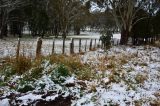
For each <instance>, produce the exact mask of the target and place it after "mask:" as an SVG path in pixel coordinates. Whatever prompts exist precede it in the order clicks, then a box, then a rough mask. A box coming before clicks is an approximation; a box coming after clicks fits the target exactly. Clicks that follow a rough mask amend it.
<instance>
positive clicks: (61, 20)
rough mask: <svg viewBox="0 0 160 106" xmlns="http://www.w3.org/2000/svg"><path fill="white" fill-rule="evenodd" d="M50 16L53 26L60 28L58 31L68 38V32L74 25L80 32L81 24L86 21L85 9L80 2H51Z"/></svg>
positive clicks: (74, 0)
mask: <svg viewBox="0 0 160 106" xmlns="http://www.w3.org/2000/svg"><path fill="white" fill-rule="evenodd" d="M48 4H49V5H48V11H49V12H48V14H49V16H50V20H51V23H53V25H52V26H58V29H56V30H55V32H56V33H57V30H58V31H59V32H61V33H62V37H63V38H65V37H66V36H67V33H68V30H69V29H70V27H71V26H72V25H73V26H74V27H75V29H76V30H77V32H79V27H80V26H81V25H80V24H81V23H82V21H81V20H82V19H84V17H83V16H84V15H85V14H86V13H85V8H84V5H83V3H82V2H81V1H80V0H54V1H53V0H50V1H49V3H48Z"/></svg>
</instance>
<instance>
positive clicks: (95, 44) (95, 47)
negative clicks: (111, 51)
mask: <svg viewBox="0 0 160 106" xmlns="http://www.w3.org/2000/svg"><path fill="white" fill-rule="evenodd" d="M96 44H97V42H96V39H95V40H94V48H96Z"/></svg>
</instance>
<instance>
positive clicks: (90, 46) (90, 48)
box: [89, 39, 92, 50]
mask: <svg viewBox="0 0 160 106" xmlns="http://www.w3.org/2000/svg"><path fill="white" fill-rule="evenodd" d="M89 50H92V39H91V40H90V45H89Z"/></svg>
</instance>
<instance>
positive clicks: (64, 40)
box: [62, 38, 65, 54]
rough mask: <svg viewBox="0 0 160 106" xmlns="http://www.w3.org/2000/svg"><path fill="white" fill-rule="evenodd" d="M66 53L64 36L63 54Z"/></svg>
mask: <svg viewBox="0 0 160 106" xmlns="http://www.w3.org/2000/svg"><path fill="white" fill-rule="evenodd" d="M64 53H65V38H63V47H62V54H64Z"/></svg>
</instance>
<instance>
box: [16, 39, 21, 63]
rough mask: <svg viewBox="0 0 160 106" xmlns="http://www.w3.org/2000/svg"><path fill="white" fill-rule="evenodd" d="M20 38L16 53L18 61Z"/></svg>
mask: <svg viewBox="0 0 160 106" xmlns="http://www.w3.org/2000/svg"><path fill="white" fill-rule="evenodd" d="M20 44H21V43H20V38H18V44H17V51H16V59H17V60H18V58H19V52H20Z"/></svg>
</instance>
